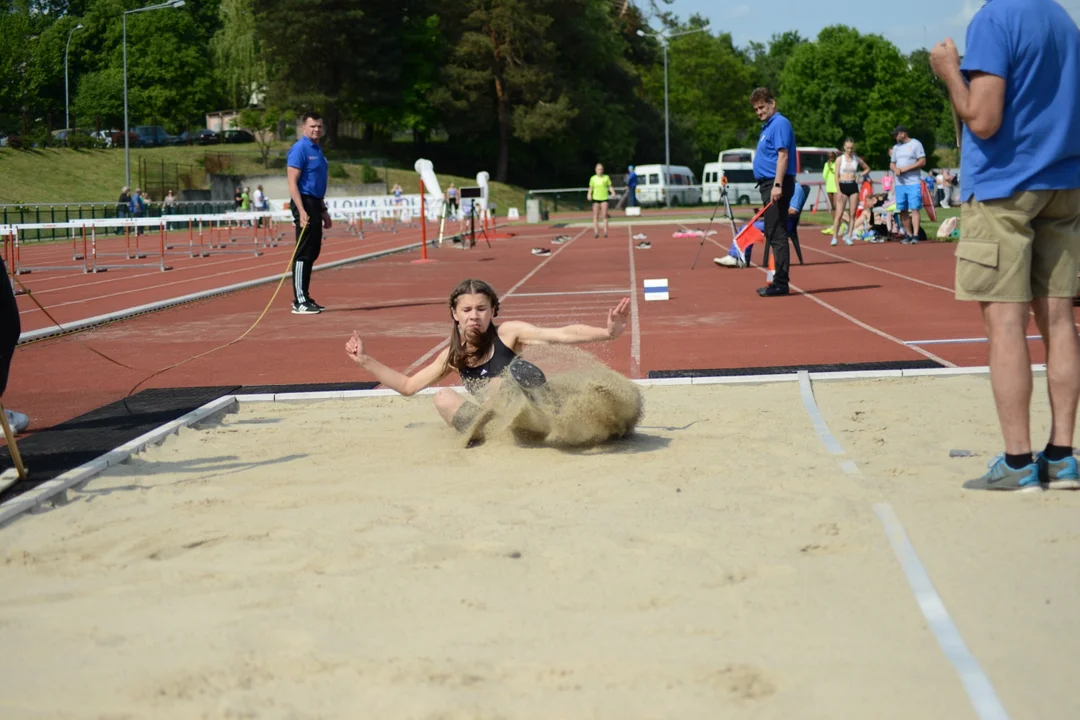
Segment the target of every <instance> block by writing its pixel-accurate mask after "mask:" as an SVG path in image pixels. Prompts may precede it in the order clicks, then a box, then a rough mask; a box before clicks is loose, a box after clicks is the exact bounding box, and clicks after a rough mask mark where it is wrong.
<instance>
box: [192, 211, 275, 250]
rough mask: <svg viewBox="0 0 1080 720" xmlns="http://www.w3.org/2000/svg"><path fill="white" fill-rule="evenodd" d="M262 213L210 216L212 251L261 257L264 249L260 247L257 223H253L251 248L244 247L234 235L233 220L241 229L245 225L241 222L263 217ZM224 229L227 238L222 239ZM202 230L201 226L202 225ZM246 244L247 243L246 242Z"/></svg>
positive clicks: (210, 243) (237, 227)
mask: <svg viewBox="0 0 1080 720" xmlns="http://www.w3.org/2000/svg"><path fill="white" fill-rule="evenodd" d="M262 215H263V214H262V213H250V212H248V213H226V214H224V215H220V216H213V217H211V218H210V242H209V244H208V247H209V248H210V251H211V253H218V254H222V255H252V254H253V255H254V256H255V257H259V256H261V255H262V249H261V248H260V247H259V234H258V228H256V227H255V223H254V222H252V224H251V228H250V229H251V230H252V231H253V232H252V235H251V250H245V249H242V248H241V246H240V244H239V243H238V241H237V238H234V237H233V222H235V223H236V229H238V230H239V229H241V228H242V227H243V226H242V225H241V223H242V222H243V221H245V220H252V221H253V220H254V219H255V218H256V217H262ZM223 230H224V232H225V240H222V238H221V233H222V231H223ZM200 232H201V227H200ZM244 244H246V243H244Z"/></svg>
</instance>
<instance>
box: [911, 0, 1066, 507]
mask: <svg viewBox="0 0 1080 720" xmlns="http://www.w3.org/2000/svg"><path fill="white" fill-rule="evenodd" d="M930 64H931V67H932V68H933V70H934V73H935V74H936V75H937V76H938V77H939V78H941V79H942V81H943V82H944V83H945V87H946V88H947V89H948V91H949V99H950V101H951V103H952V106H953V109H954V110H955V112H956V116H957V119H958V120H960V121H962V122H963V125H964V127H963V136H962V137H963V142H962V146H961V149H960V167H961V168H963V171H964V174H963V176H962V177H961V179H960V200H961V201H962V205H961V206H960V208H961V209H960V223H961V226H962V227H963V233H962V234H961V236H960V241H959V242H958V243H957V244H956V253H955V254H956V299H957V300H962V301H967V302H977V303H979V309H980V311H981V314H982V320H983V325H984V327H985V328H986V336H987V338H989V341H990V342H989V345H990V351H989V355H990V357H989V360H990V387H991V390H992V392H993V395H994V401H995V405H996V407H997V415H998V422H999V424H1000V426H1001V434H1002V440H1004V446H1005V447H1004V452H1003V453H1002V454H1000V455H998V456H997V457H996V458H994V460H993V461H992V462H991V463H990V468H989V472H987V473H986V474H984V475H982V476H981V477H979V478H975V479H972V480H969V481H967V482H965V483H964V487H965V488H967V489H969V490H1004V491H1019V492H1028V491H1031V492H1039V491H1041V490H1043V489H1048V490H1080V468H1078V467H1077V461H1076V458H1075V457H1073V436H1074V433H1075V430H1076V407H1077V402H1078V401H1080V338H1078V337H1077V332H1076V315H1075V311H1074V309H1073V297H1074V296H1075V295H1076V293H1077V291H1078V290H1080V282H1078V280H1077V274H1078V273H1080V133H1078V132H1077V128H1080V29H1078V28H1077V26H1076V23H1075V22H1073V20H1072V18H1070V17H1069V14H1068V12H1066V10H1065V9H1064V8H1063V7H1062V6H1061V5H1059V4H1058V3H1056V2H1053V0H990V2H987V3H986V4H985V5H983V6H982V8H981V9H980V10H979V11H978V12H977V13H975V17H974V18H972V20H971V24H970V25H969V26H968V29H967V43H966V54H965V56H964V58H963V60H961V59H960V55H959V53H958V52H957V49H956V45H955V44H954V43H953V41H952V39H951V38H950V39H946V40H945V41H944V42H941V43H938V44H937V45H936V46H935V47H934V49H933V50H932V51H931V53H930ZM1031 315H1034V316H1035V323H1036V325H1037V326H1038V328H1039V333H1040V334H1041V335H1042V340H1043V345H1044V347H1045V350H1046V384H1047V387H1048V391H1049V395H1050V415H1051V418H1050V423H1049V437H1048V442H1047V444H1046V446H1045V448H1044V449H1043V450H1042V452H1036V453H1034V454H1032V450H1034V449H1035V448H1034V447H1033V445H1032V438H1031V395H1032V385H1033V382H1034V381H1033V379H1032V371H1031V361H1032V357H1031V351H1030V346H1029V344H1028V341H1027V337H1026V336H1027V327H1028V323H1030V322H1031V319H1030V316H1031ZM1040 394H1041V391H1040ZM1044 507H1047V506H1044Z"/></svg>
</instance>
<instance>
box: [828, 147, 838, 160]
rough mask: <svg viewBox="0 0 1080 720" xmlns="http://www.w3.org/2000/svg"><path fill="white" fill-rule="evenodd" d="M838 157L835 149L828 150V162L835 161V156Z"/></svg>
mask: <svg viewBox="0 0 1080 720" xmlns="http://www.w3.org/2000/svg"><path fill="white" fill-rule="evenodd" d="M838 157H840V156H839V155H837V154H836V151H835V150H830V151H829V162H836V158H838Z"/></svg>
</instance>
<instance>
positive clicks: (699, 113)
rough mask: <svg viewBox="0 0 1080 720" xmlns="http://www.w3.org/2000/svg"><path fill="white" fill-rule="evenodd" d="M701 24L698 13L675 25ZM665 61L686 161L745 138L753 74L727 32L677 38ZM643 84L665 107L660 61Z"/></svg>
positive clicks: (698, 161)
mask: <svg viewBox="0 0 1080 720" xmlns="http://www.w3.org/2000/svg"><path fill="white" fill-rule="evenodd" d="M692 20H693V18H692ZM703 24H704V21H703V20H702V19H700V18H698V19H697V22H696V23H692V25H691V26H689V27H686V26H684V27H681V28H675V29H674V30H675V31H676V32H680V31H685V30H687V29H692V28H693V27H694V26H697V27H701V26H703ZM668 66H669V70H668V76H669V77H668V86H669V88H668V96H669V105H670V115H671V118H672V123H673V125H674V126H675V127H676V129H677V132H678V135H680V136H681V138H682V139H683V141H684V143H685V145H684V147H685V150H684V151H685V152H687V153H688V155H689V156H683V158H682V159H683V161H684V162H685V163H690V164H692V165H693V166H694V167H700V166H701V165H703V164H704V163H706V162H709V161H711V160H715V159H716V156H717V154H718V153H719V152H720V151H721V150H723V149H724V148H725V147H731V146H732V145H734V144H737V143H740V142H741V141H742V140H744V139H745V134H746V129H747V128H749V127H752V126H753V123H754V122H755V121H754V114H753V109H752V108H751V107H750V92H751V91H752V90H753V87H754V85H753V79H754V78H753V72H752V69H751V68H750V67H749V66H748V65H747V64H746V63H745V62H744V61H743V58H742V57H741V56H740V54H739V53H738V51H736V49H735V46H734V44H733V43H732V40H731V35H729V34H727V33H724V34H721V35H717V36H714V35H711V34H708V33H695V34H693V35H686V36H684V37H680V38H676V39H675V40H673V41H672V42H671V44H670V47H669V49H668ZM644 87H645V91H646V93H647V94H648V97H649V98H650V99H651V100H652V102H654V103H655V104H656V105H657V107H663V102H664V94H663V93H664V68H663V63H662V62H661V63H659V64H657V65H654V66H653V67H652V68H650V70H649V72H648V73H646V75H645V82H644ZM674 161H676V160H675V159H674V158H673V162H674Z"/></svg>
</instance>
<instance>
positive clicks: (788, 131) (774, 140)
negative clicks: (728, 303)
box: [750, 87, 796, 297]
mask: <svg viewBox="0 0 1080 720" xmlns="http://www.w3.org/2000/svg"><path fill="white" fill-rule="evenodd" d="M750 104H751V105H752V106H753V108H754V112H755V113H757V116H758V118H759V119H760V120H761V121H762V122H763V123H764V125H762V127H761V137H760V138H759V139H758V145H757V152H755V153H754V181H755V182H757V186H758V191H759V192H760V193H761V202H762V204H763V205H764V204H768V203H772V206H771V207H769V209H768V210H766V211H765V217H764V220H765V242H767V243H768V244H769V245H770V246H771V249H772V253H773V258H774V259H775V263H776V273H775V274H774V275H773V281H772V282H771V283H770V284H768V285H766V286H765V287H762V288H758V291H757V294H758V295H760V296H761V297H776V296H779V295H787V294H788V293H789V292H790V291H789V289H788V272H789V269H790V267H791V249H790V246H789V244H788V233H787V227H786V225H787V216H788V205H789V204H790V203H791V196H792V195H794V194H795V170H796V168H795V163H796V155H795V152H796V151H795V131H794V130H793V129H792V127H791V122H790V121H788V119H787V118H786V117H784V116H783V115H781V114H780V113H778V112H777V111H776V99H775V98H774V97H773V94H772V91H771V90H769V88H766V87H759V88H757V89H756V90H754V92H753V93H751V94H750Z"/></svg>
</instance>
